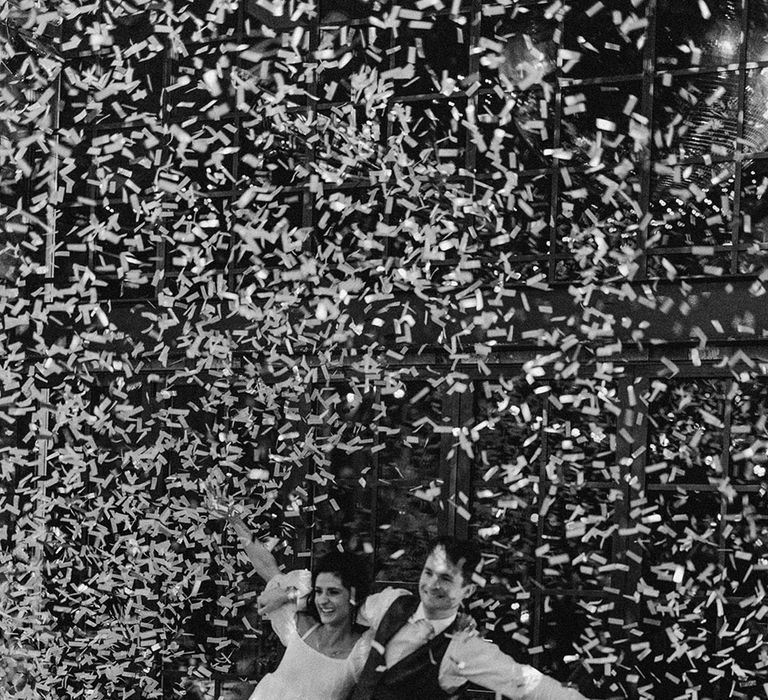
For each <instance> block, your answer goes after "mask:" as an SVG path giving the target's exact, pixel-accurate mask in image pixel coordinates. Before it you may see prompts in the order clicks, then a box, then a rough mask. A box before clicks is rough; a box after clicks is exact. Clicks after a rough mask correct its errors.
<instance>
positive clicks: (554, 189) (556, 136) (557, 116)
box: [545, 18, 565, 282]
mask: <svg viewBox="0 0 768 700" xmlns="http://www.w3.org/2000/svg"><path fill="white" fill-rule="evenodd" d="M557 30H558V36H559V37H560V39H561V40H562V37H563V34H564V32H565V20H564V19H562V18H561V19H560V23H559V25H558V28H557ZM560 61H561V59H560V58H558V59H557V62H556V64H555V80H554V82H553V85H554V95H553V104H552V109H553V114H552V148H553V150H554V151H555V152H557V149H559V148H560V134H561V128H560V127H561V124H560V122H561V120H562V118H563V91H562V90H561V86H560V77H561V76H560V72H561V71H560V67H561V66H560ZM545 95H546V92H545ZM549 167H550V168H551V170H552V171H551V173H550V176H549V182H550V185H549V186H550V192H549V252H548V254H547V261H548V267H547V280H548V281H549V282H554V281H555V277H556V273H557V258H556V255H557V212H558V208H559V205H560V202H559V199H560V167H559V166H558V161H557V158H555V157H554V155H553V156H552V160H551V162H550V164H549Z"/></svg>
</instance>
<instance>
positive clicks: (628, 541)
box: [620, 376, 650, 700]
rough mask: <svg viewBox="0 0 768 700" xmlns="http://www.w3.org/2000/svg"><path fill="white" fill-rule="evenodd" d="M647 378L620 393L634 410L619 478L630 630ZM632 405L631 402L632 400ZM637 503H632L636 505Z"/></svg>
mask: <svg viewBox="0 0 768 700" xmlns="http://www.w3.org/2000/svg"><path fill="white" fill-rule="evenodd" d="M649 384H650V382H649V379H648V377H647V376H640V377H636V376H633V377H632V384H631V386H630V384H626V385H625V386H624V395H623V396H622V404H623V406H624V414H625V415H628V413H629V410H630V409H632V411H633V413H634V420H633V424H632V426H631V427H628V428H627V430H628V431H629V433H630V434H631V436H632V444H633V445H635V448H634V449H633V450H630V453H629V454H628V455H627V458H628V460H629V462H628V468H627V469H626V470H625V469H624V468H622V469H621V476H622V478H626V481H625V483H624V488H623V491H624V494H623V501H624V504H625V513H624V516H625V518H626V520H625V521H624V522H625V523H626V524H623V525H620V526H621V527H626V528H628V529H632V530H634V533H635V534H634V536H632V537H627V538H623V542H624V546H625V550H624V556H623V563H625V564H626V565H627V566H628V569H627V571H626V572H625V573H624V575H623V577H622V585H621V601H622V603H623V606H624V622H625V626H626V628H627V630H628V633H630V634H631V631H632V628H634V627H635V626H636V625H637V623H638V621H639V620H640V611H639V609H638V605H637V602H636V601H635V599H634V595H635V591H636V590H637V584H638V583H639V581H640V577H641V575H642V565H641V561H642V549H641V548H640V546H639V544H638V541H639V531H638V530H637V526H638V524H639V523H638V521H637V520H636V519H635V518H634V517H633V516H632V512H633V510H634V508H633V506H632V502H633V501H634V500H642V499H644V498H645V481H646V479H645V476H646V475H645V466H646V462H647V454H648V408H649V406H648V404H647V403H646V400H645V398H644V397H646V396H647V395H648V386H649ZM632 402H634V403H635V405H634V406H632V405H631V403H632ZM639 505H640V504H638V505H636V506H635V507H639ZM627 692H628V697H629V698H630V700H634V699H635V698H637V697H638V695H639V694H638V689H637V684H630V685H629V687H628V688H627Z"/></svg>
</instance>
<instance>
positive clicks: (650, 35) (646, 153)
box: [637, 0, 656, 278]
mask: <svg viewBox="0 0 768 700" xmlns="http://www.w3.org/2000/svg"><path fill="white" fill-rule="evenodd" d="M645 17H646V19H647V20H648V25H647V27H646V34H645V46H644V47H643V49H644V53H643V86H642V97H641V100H640V114H641V116H642V117H643V119H645V120H646V125H647V127H648V138H649V140H648V145H647V146H646V147H645V148H644V149H643V152H642V153H641V155H640V202H639V204H640V215H641V225H640V228H639V229H638V233H637V247H638V250H639V251H640V255H639V257H638V259H637V264H638V270H637V276H638V277H641V278H643V277H646V276H647V274H648V256H647V252H646V246H647V241H648V225H649V223H650V220H649V215H650V202H651V180H652V177H653V162H652V161H653V158H652V152H653V98H654V93H653V80H654V75H655V65H656V0H648V6H647V8H646V14H645Z"/></svg>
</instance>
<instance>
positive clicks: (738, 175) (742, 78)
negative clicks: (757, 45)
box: [730, 0, 750, 275]
mask: <svg viewBox="0 0 768 700" xmlns="http://www.w3.org/2000/svg"><path fill="white" fill-rule="evenodd" d="M749 6H750V3H749V2H748V0H742V3H741V46H740V47H739V87H738V89H737V92H736V95H737V100H738V109H737V113H736V152H735V154H734V155H735V163H734V168H733V169H734V180H733V211H732V212H731V226H730V228H731V243H732V245H733V249H732V250H731V274H732V275H736V274H738V272H739V245H740V243H741V180H742V170H743V168H744V161H743V160H742V157H741V156H742V152H743V148H744V143H743V139H744V111H745V107H746V94H747V69H746V63H747V37H748V35H749Z"/></svg>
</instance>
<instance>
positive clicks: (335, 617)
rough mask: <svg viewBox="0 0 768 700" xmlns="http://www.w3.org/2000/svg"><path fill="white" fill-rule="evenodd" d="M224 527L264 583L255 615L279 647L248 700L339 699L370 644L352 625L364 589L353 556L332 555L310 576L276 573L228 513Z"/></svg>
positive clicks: (361, 570) (266, 554)
mask: <svg viewBox="0 0 768 700" xmlns="http://www.w3.org/2000/svg"><path fill="white" fill-rule="evenodd" d="M228 521H229V523H230V524H231V526H232V527H233V528H234V530H235V531H236V532H237V534H238V537H239V539H240V542H241V545H242V546H243V549H244V551H245V554H246V555H247V556H248V559H249V560H250V561H251V563H252V564H253V566H254V569H255V570H256V572H257V573H258V574H259V576H261V578H263V579H264V580H265V581H266V582H267V585H266V588H265V589H264V593H262V595H260V596H259V598H258V600H257V604H258V610H259V613H260V614H261V615H263V616H265V617H266V618H268V619H269V620H270V622H271V623H272V628H273V629H274V630H275V632H276V633H277V636H278V637H279V638H280V641H281V642H282V643H283V645H285V648H286V649H285V654H284V655H283V659H282V661H281V662H280V665H279V666H278V667H277V670H276V671H274V672H273V673H270V674H268V675H267V676H265V677H264V678H263V679H262V680H261V681H260V682H259V684H258V685H257V686H256V689H255V690H254V691H253V694H252V695H251V697H250V698H249V700H274V699H275V698H281V700H344V699H345V698H346V697H347V696H348V695H349V693H350V692H351V690H352V688H353V687H354V685H355V682H356V681H357V679H358V677H359V676H360V672H361V671H362V668H363V665H364V664H365V661H366V659H367V657H368V652H369V650H370V647H371V640H372V636H371V632H369V631H368V630H367V629H366V628H363V627H359V626H358V625H357V624H355V618H356V616H357V611H358V610H359V608H360V606H361V605H362V603H363V601H364V599H365V596H366V595H367V590H368V581H367V577H366V575H365V566H363V564H362V562H361V561H360V558H359V557H357V556H355V555H353V554H348V553H341V552H332V553H331V554H328V555H326V556H325V557H323V558H322V559H320V561H319V562H318V564H317V566H316V567H315V571H314V573H313V574H312V575H311V576H310V573H309V572H308V571H303V570H298V571H290V572H288V573H281V572H280V569H279V568H278V566H277V562H276V561H275V558H274V557H273V556H272V554H271V552H270V551H269V550H268V549H267V548H266V547H265V546H264V545H263V544H262V543H261V542H259V541H258V540H257V539H256V538H255V537H254V536H253V535H252V533H251V532H250V530H249V529H248V527H247V526H246V524H245V523H244V522H243V521H242V520H241V519H240V518H239V517H237V516H232V515H230V516H229V518H228ZM305 599H306V605H304V603H305ZM302 608H305V609H302Z"/></svg>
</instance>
